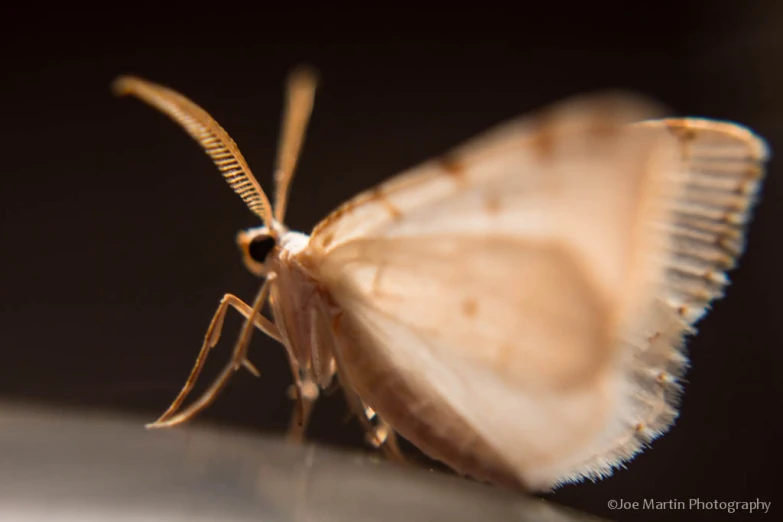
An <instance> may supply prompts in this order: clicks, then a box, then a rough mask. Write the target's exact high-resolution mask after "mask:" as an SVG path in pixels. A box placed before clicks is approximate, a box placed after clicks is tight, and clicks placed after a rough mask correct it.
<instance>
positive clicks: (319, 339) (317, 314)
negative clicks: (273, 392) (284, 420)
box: [288, 295, 332, 442]
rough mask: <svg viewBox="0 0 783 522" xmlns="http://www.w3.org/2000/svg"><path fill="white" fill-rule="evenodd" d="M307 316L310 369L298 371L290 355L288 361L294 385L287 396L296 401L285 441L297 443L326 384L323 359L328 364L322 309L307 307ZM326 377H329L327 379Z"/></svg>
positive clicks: (329, 349)
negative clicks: (322, 325) (289, 360)
mask: <svg viewBox="0 0 783 522" xmlns="http://www.w3.org/2000/svg"><path fill="white" fill-rule="evenodd" d="M313 299H315V300H318V302H320V297H319V296H318V295H314V296H313ZM308 313H309V314H310V321H309V322H310V341H309V344H310V345H309V347H308V349H309V351H310V362H311V365H312V366H311V367H310V368H305V369H302V368H299V367H298V365H297V363H296V361H295V360H294V358H293V355H289V357H290V358H291V369H292V371H293V375H294V384H293V385H292V386H291V388H289V396H290V397H291V398H293V399H295V400H296V403H297V405H296V408H295V409H294V411H293V412H292V414H291V421H290V422H289V424H288V439H289V440H292V441H295V442H300V441H301V440H302V439H303V438H304V434H305V431H306V430H307V424H308V422H309V421H310V415H311V414H312V411H313V406H314V405H315V401H316V400H317V399H318V397H319V395H320V389H321V385H322V384H323V383H326V382H327V380H326V379H324V377H325V376H324V375H322V373H323V371H322V370H323V369H322V368H321V361H322V359H323V358H324V357H327V358H329V359H330V360H331V353H332V346H331V334H329V333H327V332H325V331H324V329H323V328H319V326H321V321H322V319H323V318H322V317H321V308H320V306H318V304H315V301H314V304H313V305H312V306H310V307H309V311H308ZM328 377H331V375H329V376H328Z"/></svg>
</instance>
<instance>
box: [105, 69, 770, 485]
mask: <svg viewBox="0 0 783 522" xmlns="http://www.w3.org/2000/svg"><path fill="white" fill-rule="evenodd" d="M114 87H115V90H116V91H117V92H118V93H120V94H132V95H135V96H137V97H139V98H141V99H142V100H144V101H146V102H147V103H149V104H151V105H153V106H155V107H157V108H158V109H160V110H161V111H162V112H164V113H165V114H167V115H168V116H169V117H171V118H172V119H174V120H175V121H176V122H178V123H179V124H180V125H182V126H183V127H184V128H185V130H186V131H187V132H188V133H189V134H190V135H191V136H192V137H193V138H194V139H196V140H197V141H198V142H199V143H200V144H201V146H202V147H203V148H204V150H205V151H206V152H207V154H208V155H209V156H210V157H211V158H212V160H213V161H214V163H215V164H216V165H217V166H218V168H219V169H220V171H221V172H222V174H223V176H224V177H225V179H226V180H227V181H228V183H229V185H230V186H231V187H232V188H233V189H234V190H235V191H236V192H237V193H238V194H239V195H240V196H241V197H242V199H243V200H244V201H245V203H246V204H247V206H248V207H249V209H250V210H251V211H252V212H254V213H255V214H256V215H258V216H259V217H260V218H261V220H262V222H263V225H262V226H259V227H256V228H252V229H249V230H246V231H243V232H240V234H239V235H238V243H239V246H240V248H241V251H242V253H243V258H244V262H245V265H246V266H247V267H248V269H249V270H250V271H251V272H253V273H254V274H256V275H258V276H260V277H263V278H264V283H263V284H262V286H261V289H260V290H259V292H258V294H257V296H256V298H255V300H254V302H253V303H250V304H247V303H244V302H243V301H241V300H240V299H239V298H237V297H235V296H233V295H230V294H227V295H226V296H225V297H224V298H223V300H222V301H221V304H220V306H219V308H218V310H217V312H216V313H215V316H214V318H213V320H212V323H211V324H210V326H209V329H208V332H207V335H206V337H205V341H204V345H203V347H202V350H201V353H200V354H199V357H198V359H197V362H196V365H195V367H194V369H193V371H192V373H191V376H190V377H189V379H188V381H187V383H186V384H185V387H184V388H183V390H182V392H181V393H180V395H179V396H178V397H177V399H176V400H175V401H174V403H173V404H172V405H171V407H170V408H169V409H168V410H167V411H166V412H165V413H164V414H163V415H162V416H161V418H160V419H159V420H158V421H157V422H156V423H154V424H153V425H152V426H155V427H160V426H171V425H174V424H178V423H180V422H183V421H185V420H187V419H189V418H190V417H192V416H193V415H194V414H195V413H197V412H198V411H199V410H201V409H202V408H204V407H205V406H206V405H207V404H209V403H210V402H211V401H212V400H213V399H214V397H215V396H216V394H217V393H218V391H219V390H220V389H221V388H222V387H223V386H224V385H225V383H226V382H227V380H228V379H229V377H230V376H231V375H232V374H233V372H234V371H236V370H237V369H239V368H240V367H242V366H245V367H246V368H248V369H249V370H251V371H253V372H256V370H255V368H254V367H253V366H252V365H251V364H250V363H249V362H248V360H247V358H246V351H247V346H248V343H249V340H250V336H251V333H252V332H253V330H254V329H259V330H261V331H263V332H265V333H266V334H267V335H269V336H271V337H273V338H275V339H277V340H278V341H280V342H281V343H282V344H283V346H284V347H285V349H286V351H287V353H288V357H289V360H290V363H291V368H292V370H293V377H294V385H295V389H296V392H297V399H298V415H297V422H296V423H295V424H294V431H295V433H296V434H297V435H299V436H300V435H301V432H302V431H303V430H304V426H305V423H306V420H307V417H308V415H309V413H310V409H311V405H312V403H313V401H314V400H315V399H316V398H317V396H318V390H319V389H321V388H324V387H326V386H328V385H329V383H330V382H331V381H332V379H333V378H334V377H335V376H337V377H338V378H339V381H340V383H341V384H342V386H343V388H344V390H345V393H346V397H347V398H348V401H349V403H350V405H351V406H352V408H353V409H354V411H355V412H356V413H357V414H358V415H359V418H360V419H361V420H362V422H363V423H364V425H365V427H366V428H367V430H368V432H369V433H370V434H371V438H372V440H373V441H375V442H376V443H377V444H380V445H383V447H384V448H385V449H387V451H388V452H389V453H390V454H392V455H397V454H398V453H397V450H396V445H395V437H394V434H395V433H399V434H400V435H402V436H403V437H405V438H407V439H408V440H410V441H411V442H412V443H413V444H415V445H416V446H418V447H419V448H420V449H421V450H422V451H423V452H424V453H426V454H428V455H429V456H431V457H433V458H435V459H438V460H441V461H443V462H444V463H446V464H448V465H449V466H450V467H452V468H453V469H455V470H456V471H457V472H460V473H463V474H467V475H471V476H473V477H476V478H478V479H483V480H487V481H491V482H495V483H499V484H505V485H510V486H515V487H524V488H527V489H547V488H551V487H553V486H556V485H558V484H560V483H563V482H567V481H572V480H578V479H581V478H584V477H588V478H599V477H601V476H604V475H606V474H609V473H610V472H611V470H612V469H613V467H614V466H616V465H618V464H620V463H622V462H623V461H625V460H628V459H630V458H632V457H633V455H635V454H636V453H637V452H638V451H640V448H641V447H642V446H643V445H644V444H645V443H647V442H649V441H650V440H652V439H653V438H655V437H657V436H658V435H660V434H661V433H663V432H664V431H666V430H667V429H668V427H669V426H670V425H671V424H672V422H673V421H674V419H675V418H676V416H677V409H676V408H677V399H678V395H679V393H680V384H679V382H678V377H679V376H681V374H682V372H683V371H684V367H685V364H686V362H687V359H686V357H685V355H684V354H683V352H682V350H683V344H684V336H685V335H687V334H690V333H692V332H693V327H692V325H693V324H694V323H695V322H696V321H697V320H698V319H699V318H700V317H701V316H702V315H703V313H704V312H705V310H706V308H707V306H708V304H709V303H710V301H711V300H713V299H714V298H716V297H719V296H721V295H722V292H723V288H724V287H725V285H726V284H727V279H726V277H725V275H724V272H725V271H727V270H728V269H730V268H732V267H733V266H734V261H735V259H736V258H737V256H738V255H739V254H740V252H741V251H742V249H743V234H744V228H745V224H746V222H747V220H748V216H749V211H750V208H751V206H752V203H753V201H754V198H755V195H756V193H757V191H758V189H759V187H760V184H761V180H762V177H763V163H764V161H765V160H766V157H767V151H766V146H765V144H764V143H763V141H762V140H761V139H759V138H757V137H756V136H754V135H753V134H752V133H751V132H750V131H748V130H747V129H745V128H743V127H740V126H738V125H734V124H731V123H724V122H717V121H711V120H704V119H652V118H657V117H659V116H660V114H661V112H660V109H658V108H657V107H656V106H655V105H653V104H651V103H650V102H648V101H646V100H643V99H640V98H638V97H635V96H630V95H622V94H604V95H594V96H588V97H583V98H577V99H574V100H571V101H567V102H564V103H561V104H559V105H556V106H554V107H552V108H550V109H547V110H544V111H541V112H540V113H539V114H537V115H534V116H530V117H527V118H521V119H518V120H514V121H511V122H510V123H507V124H505V125H503V126H500V127H498V128H497V129H495V130H493V131H491V132H489V133H487V134H485V135H484V136H482V137H480V138H478V139H475V140H473V141H471V142H469V143H467V144H465V145H463V146H461V147H459V148H457V149H455V150H454V151H453V152H451V153H449V154H448V155H446V156H443V157H441V158H438V159H434V160H431V161H428V162H426V163H424V164H422V165H420V166H419V167H416V168H413V169H411V170H410V171H408V172H406V173H403V174H401V175H399V176H397V177H395V178H393V179H391V180H390V181H387V182H385V183H383V184H381V185H379V186H377V187H375V188H373V189H370V190H368V191H366V192H364V193H362V194H360V195H358V196H356V197H355V198H353V199H351V200H349V201H348V202H346V203H345V204H343V205H342V206H341V207H339V208H338V209H337V210H335V211H334V212H333V213H332V214H331V215H329V216H328V217H327V218H326V219H324V220H323V221H322V222H321V223H319V224H318V225H317V226H316V227H315V229H314V230H313V232H312V234H311V235H310V236H307V235H305V234H302V233H299V232H292V231H289V230H288V229H287V228H286V227H285V225H284V224H283V221H284V215H285V209H286V202H287V197H288V187H289V184H290V180H291V177H292V173H293V170H294V167H295V164H296V159H297V157H298V153H299V150H300V147H301V144H302V139H303V135H304V130H305V127H306V125H307V120H308V118H309V115H310V112H311V108H312V101H313V93H314V87H315V80H314V76H313V75H312V73H311V72H309V71H307V70H304V69H301V70H298V71H296V72H295V73H294V74H293V75H292V76H291V80H290V82H289V85H288V101H287V108H286V113H285V114H286V115H285V117H284V125H283V133H282V138H281V141H280V147H279V151H278V162H277V170H276V201H275V206H274V208H273V207H272V205H271V204H270V202H269V200H268V199H267V196H266V194H265V193H264V191H263V190H262V189H261V187H260V185H259V184H258V182H257V181H256V179H255V178H254V177H253V175H252V173H251V172H250V169H249V168H248V166H247V164H246V162H245V160H244V158H243V157H242V155H241V154H240V152H239V150H238V148H237V147H236V145H235V143H234V142H233V141H232V140H231V138H230V137H229V136H228V134H227V133H226V132H225V131H224V130H223V129H222V128H221V127H220V126H219V125H218V124H217V123H216V122H215V121H214V120H213V119H212V118H211V117H210V116H209V115H208V114H207V113H206V112H205V111H204V110H203V109H201V108H200V107H198V106H196V105H195V104H193V102H191V101H189V100H188V99H186V98H184V97H183V96H181V95H180V94H178V93H175V92H173V91H171V90H169V89H167V88H165V87H162V86H160V85H156V84H152V83H149V82H146V81H144V80H141V79H138V78H133V77H122V78H120V79H118V80H117V81H116V83H115V85H114ZM267 303H268V304H269V305H270V308H271V310H272V317H271V319H270V318H267V317H265V316H264V315H262V313H261V311H262V309H263V307H264V306H265V305H266V304H267ZM229 308H234V309H236V310H237V311H239V312H240V313H241V314H242V315H243V316H244V317H245V319H246V320H245V324H244V327H243V330H242V334H241V336H240V339H239V341H238V342H237V344H236V346H235V349H234V353H233V357H232V360H231V362H230V363H229V364H228V366H226V368H225V369H224V370H223V372H222V373H221V375H220V376H219V377H218V378H217V380H216V381H215V383H214V384H213V385H212V387H211V388H210V389H209V390H208V391H207V392H206V393H205V394H204V395H203V396H202V397H201V398H199V399H198V400H197V401H195V402H194V403H193V404H191V405H190V406H188V407H187V408H186V409H184V410H182V411H179V410H180V407H181V406H182V404H183V401H184V399H185V396H186V395H187V394H188V392H189V391H190V389H191V388H192V385H193V383H194V382H195V379H196V377H197V376H198V374H199V372H200V371H201V367H202V365H203V363H204V359H205V357H206V355H207V353H208V351H209V349H210V348H211V347H212V346H214V345H215V344H216V343H217V340H218V337H219V335H220V330H221V328H222V324H223V319H224V317H225V314H226V312H227V310H228V309H229Z"/></svg>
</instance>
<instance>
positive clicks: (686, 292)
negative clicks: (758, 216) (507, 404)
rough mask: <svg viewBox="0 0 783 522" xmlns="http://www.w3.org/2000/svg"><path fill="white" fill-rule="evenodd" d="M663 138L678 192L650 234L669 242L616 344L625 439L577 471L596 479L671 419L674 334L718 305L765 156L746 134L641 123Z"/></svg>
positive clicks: (678, 365) (734, 128)
mask: <svg viewBox="0 0 783 522" xmlns="http://www.w3.org/2000/svg"><path fill="white" fill-rule="evenodd" d="M638 126H642V127H647V128H658V129H665V130H666V131H668V132H670V133H672V134H673V135H674V136H675V137H676V139H677V143H678V147H679V153H680V156H681V158H682V167H681V171H680V173H679V174H678V178H679V179H680V180H681V181H680V183H681V185H682V187H683V190H682V192H681V194H680V197H679V198H676V199H672V200H671V201H670V202H669V207H670V209H671V215H670V219H669V220H668V221H666V222H664V223H661V224H660V227H661V228H662V230H664V231H665V232H666V234H667V235H668V236H669V238H670V241H669V248H670V252H669V256H667V261H666V266H665V270H666V277H665V284H664V286H663V288H662V289H661V290H660V291H659V293H658V296H657V297H658V299H656V301H655V302H654V303H653V304H652V306H651V307H650V308H649V312H648V314H646V315H645V316H644V317H645V320H644V321H643V322H641V323H637V324H636V325H634V326H633V327H632V328H629V329H628V330H627V331H626V333H625V334H624V335H623V337H622V338H621V340H620V342H621V344H622V345H624V346H625V347H626V348H627V352H628V353H629V357H628V359H627V360H628V364H627V370H626V371H628V375H629V376H630V379H629V380H628V382H627V384H626V386H627V392H626V393H627V394H628V396H629V398H630V402H629V403H628V405H627V407H628V410H627V413H626V414H625V415H626V417H627V418H628V419H629V422H628V425H629V426H630V428H631V429H626V430H622V429H617V430H615V434H614V435H610V434H609V433H607V436H606V437H605V441H604V442H603V443H602V444H601V445H600V446H598V447H596V448H595V449H594V450H593V452H594V455H593V456H592V457H591V458H589V459H587V460H585V461H584V462H583V463H582V464H581V465H580V466H579V468H582V469H587V470H597V471H598V472H599V474H602V473H606V470H608V469H609V468H610V466H611V465H612V464H613V463H615V462H620V461H622V460H625V459H627V458H629V457H631V456H633V455H634V454H635V453H637V452H638V451H639V450H640V448H641V447H642V446H643V445H644V444H646V443H648V442H650V441H651V440H652V439H654V438H655V437H657V436H658V435H660V434H661V433H663V432H664V431H666V429H667V428H668V427H669V426H670V425H671V423H672V422H673V421H674V419H675V418H676V417H677V409H676V408H677V405H678V403H679V397H680V394H681V386H680V383H679V380H678V378H679V377H680V376H681V375H682V373H683V372H684V371H685V368H686V365H687V358H686V357H685V355H684V353H683V348H684V334H688V333H693V332H695V329H694V328H693V324H694V323H696V322H697V321H698V320H699V319H700V318H701V317H702V316H703V315H704V314H705V313H706V311H707V309H708V307H709V305H710V303H711V301H713V300H714V299H716V298H720V297H722V296H723V291H724V289H725V287H726V285H727V284H728V278H727V277H726V271H728V270H729V269H731V268H733V267H734V265H735V263H736V260H737V258H738V257H739V255H740V254H741V253H742V251H743V249H744V246H745V229H746V225H747V223H748V221H749V220H750V217H751V210H752V207H753V204H754V203H755V201H756V199H757V194H758V192H759V191H760V189H761V185H762V182H763V178H764V167H765V165H764V163H765V162H766V160H767V159H768V156H769V152H768V149H767V145H766V143H765V142H764V141H763V140H762V139H760V138H759V137H757V136H755V135H754V134H753V133H752V132H750V131H749V130H748V129H746V128H744V127H742V126H739V125H735V124H732V123H728V122H720V121H712V120H705V119H697V118H683V119H663V120H653V121H645V122H641V123H639V124H638Z"/></svg>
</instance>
